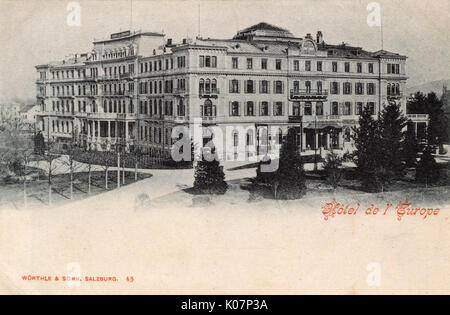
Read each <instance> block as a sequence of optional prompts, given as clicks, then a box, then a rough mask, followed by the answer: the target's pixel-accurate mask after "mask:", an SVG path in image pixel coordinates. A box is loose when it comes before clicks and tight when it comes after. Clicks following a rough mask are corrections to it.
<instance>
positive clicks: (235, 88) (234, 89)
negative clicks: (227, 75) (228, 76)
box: [230, 80, 239, 93]
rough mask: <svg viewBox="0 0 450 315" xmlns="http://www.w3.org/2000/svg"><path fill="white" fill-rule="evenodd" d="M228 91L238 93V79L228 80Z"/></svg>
mask: <svg viewBox="0 0 450 315" xmlns="http://www.w3.org/2000/svg"><path fill="white" fill-rule="evenodd" d="M230 93H239V81H238V80H231V81H230Z"/></svg>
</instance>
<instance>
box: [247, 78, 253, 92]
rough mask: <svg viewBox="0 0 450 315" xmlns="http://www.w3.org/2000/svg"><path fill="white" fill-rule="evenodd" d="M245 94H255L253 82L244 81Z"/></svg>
mask: <svg viewBox="0 0 450 315" xmlns="http://www.w3.org/2000/svg"><path fill="white" fill-rule="evenodd" d="M245 93H255V87H254V81H253V80H247V81H245Z"/></svg>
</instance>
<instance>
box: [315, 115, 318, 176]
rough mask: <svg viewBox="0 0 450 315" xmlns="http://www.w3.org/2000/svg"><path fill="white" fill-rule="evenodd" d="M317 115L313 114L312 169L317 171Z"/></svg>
mask: <svg viewBox="0 0 450 315" xmlns="http://www.w3.org/2000/svg"><path fill="white" fill-rule="evenodd" d="M317 142H318V141H317V116H314V170H315V171H317Z"/></svg>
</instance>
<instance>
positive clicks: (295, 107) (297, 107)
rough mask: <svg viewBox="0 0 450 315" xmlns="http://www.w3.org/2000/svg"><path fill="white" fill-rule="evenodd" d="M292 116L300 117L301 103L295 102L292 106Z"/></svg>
mask: <svg viewBox="0 0 450 315" xmlns="http://www.w3.org/2000/svg"><path fill="white" fill-rule="evenodd" d="M292 115H293V116H300V102H294V103H293V104H292Z"/></svg>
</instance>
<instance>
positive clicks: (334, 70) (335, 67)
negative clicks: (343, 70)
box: [332, 62, 338, 72]
mask: <svg viewBox="0 0 450 315" xmlns="http://www.w3.org/2000/svg"><path fill="white" fill-rule="evenodd" d="M332 67H333V72H337V71H338V64H337V62H333V64H332Z"/></svg>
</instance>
